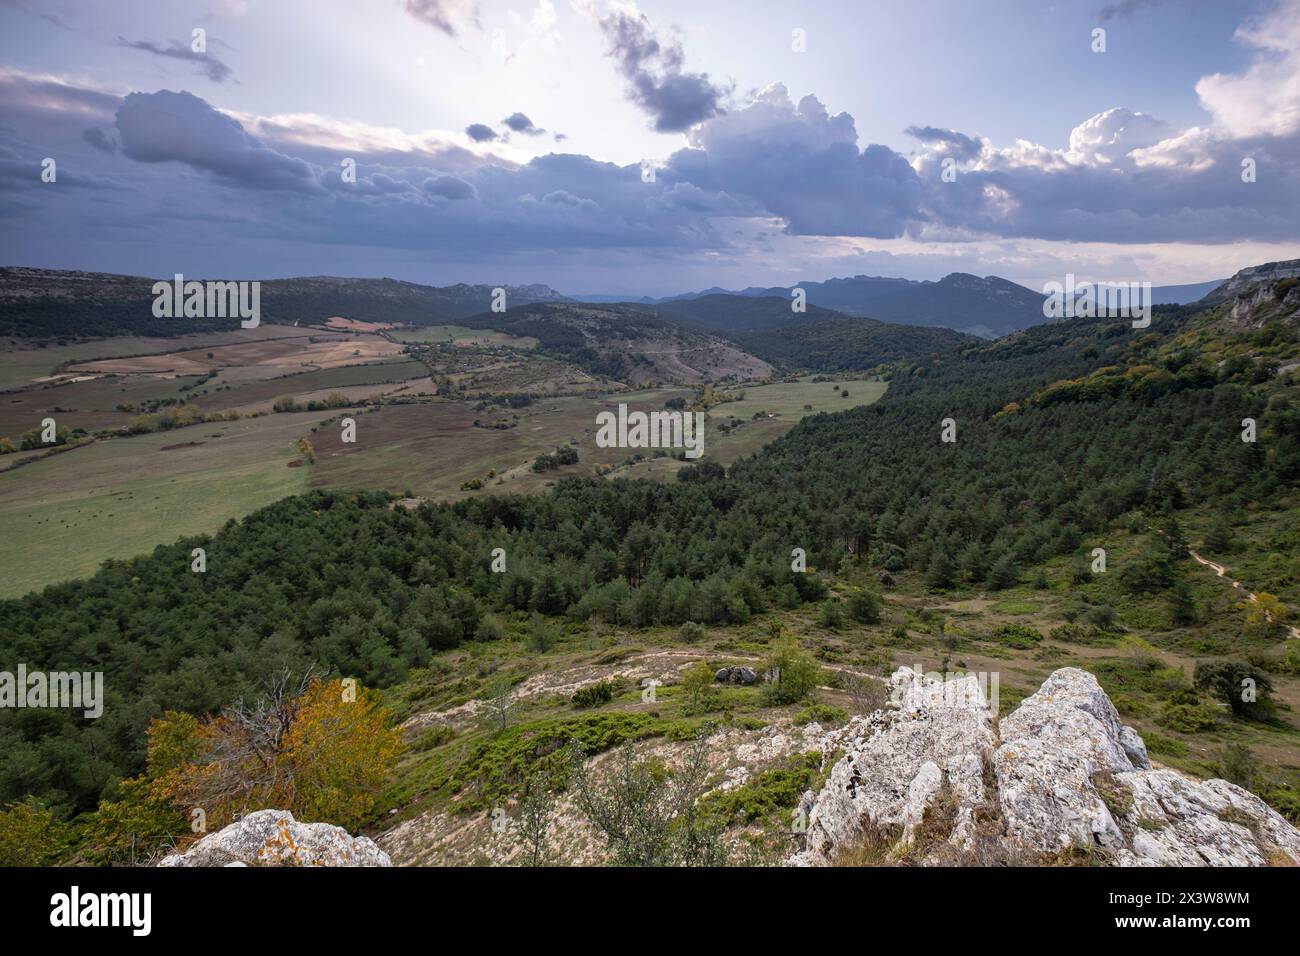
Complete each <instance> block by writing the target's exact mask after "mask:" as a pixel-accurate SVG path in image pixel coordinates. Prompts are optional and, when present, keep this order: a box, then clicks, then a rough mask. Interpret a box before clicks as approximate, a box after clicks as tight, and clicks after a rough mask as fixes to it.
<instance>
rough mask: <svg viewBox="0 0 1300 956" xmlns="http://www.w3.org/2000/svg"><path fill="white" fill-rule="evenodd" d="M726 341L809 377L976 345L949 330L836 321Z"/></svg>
mask: <svg viewBox="0 0 1300 956" xmlns="http://www.w3.org/2000/svg"><path fill="white" fill-rule="evenodd" d="M730 338H731V339H733V340H734V341H736V342H738V343H739V344H740V345H742V346H744V347H745V348H746V349H748V350H749V351H750V352H752V353H753V354H755V355H757V356H758V357H759V358H762V359H766V360H767V361H769V362H772V363H773V364H776V365H779V366H780V367H782V368H799V369H808V370H810V371H814V372H844V371H852V370H860V369H869V368H873V367H875V366H877V365H885V364H890V363H894V362H916V361H924V360H927V359H930V358H936V357H938V356H940V355H942V354H944V353H947V352H952V351H955V350H957V349H959V348H962V347H963V346H967V345H971V344H973V343H974V342H976V341H978V340H977V339H976V338H975V337H974V336H970V335H966V334H965V333H963V332H954V331H952V330H951V329H942V328H927V327H925V326H919V325H898V324H894V323H887V322H876V321H875V320H873V319H855V318H848V317H838V316H837V317H834V318H831V319H828V320H827V321H823V322H817V323H815V324H813V323H810V324H807V325H798V326H793V327H790V328H778V329H771V330H767V331H759V332H733V333H731V334H730Z"/></svg>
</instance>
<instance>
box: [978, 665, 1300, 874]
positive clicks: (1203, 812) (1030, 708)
mask: <svg viewBox="0 0 1300 956" xmlns="http://www.w3.org/2000/svg"><path fill="white" fill-rule="evenodd" d="M1001 737H1002V743H1001V746H1000V747H998V751H997V754H996V755H995V757H994V771H995V773H996V777H997V784H998V799H999V804H1000V806H1001V809H1002V815H1003V819H1004V822H1005V825H1006V830H1007V834H1008V836H1009V837H1010V838H1011V839H1013V840H1015V841H1017V842H1018V843H1019V844H1021V845H1024V846H1026V847H1028V848H1029V849H1031V850H1035V851H1039V852H1042V853H1045V854H1051V853H1055V852H1059V851H1062V850H1066V849H1070V848H1071V847H1076V848H1083V849H1087V850H1089V851H1094V850H1097V851H1100V852H1101V853H1102V854H1103V856H1104V858H1105V860H1106V861H1107V862H1111V863H1115V864H1118V865H1123V866H1142V865H1157V866H1203V865H1207V864H1208V865H1211V866H1260V865H1263V864H1265V863H1266V862H1270V861H1273V860H1278V861H1283V860H1288V859H1289V860H1290V861H1291V862H1293V863H1300V831H1297V830H1296V829H1295V828H1294V827H1293V826H1291V824H1290V823H1288V822H1287V821H1286V820H1285V819H1284V818H1283V817H1282V816H1281V814H1279V813H1277V812H1276V811H1274V810H1273V809H1271V808H1270V807H1269V806H1268V805H1267V804H1265V803H1264V801H1262V800H1260V799H1259V798H1258V797H1256V796H1255V795H1254V794H1252V793H1250V792H1248V791H1246V790H1243V789H1242V788H1241V787H1238V786H1236V785H1234V784H1231V783H1228V782H1227V781H1226V780H1208V781H1205V782H1197V781H1194V780H1190V779H1188V778H1187V777H1184V776H1183V775H1182V774H1179V773H1177V772H1176V771H1173V770H1163V769H1162V770H1153V769H1151V762H1150V760H1148V759H1147V754H1146V747H1145V745H1144V744H1143V743H1142V739H1141V737H1139V736H1138V734H1137V733H1136V732H1135V731H1134V730H1133V729H1132V728H1131V727H1124V726H1122V725H1121V724H1120V721H1119V714H1118V713H1117V712H1116V710H1115V707H1114V705H1113V704H1112V703H1111V702H1110V698H1108V697H1107V696H1106V693H1105V691H1103V690H1102V689H1101V686H1100V685H1099V684H1098V683H1097V679H1096V678H1095V677H1093V676H1092V675H1091V674H1089V673H1087V672H1086V671H1082V670H1079V669H1078V668H1075V667H1065V668H1062V669H1061V670H1058V671H1056V672H1055V673H1054V674H1052V675H1051V676H1050V677H1049V678H1048V679H1047V680H1046V681H1045V682H1044V683H1043V686H1042V687H1040V688H1039V689H1038V691H1037V693H1035V694H1034V695H1033V696H1031V697H1028V698H1026V699H1025V700H1024V701H1023V702H1022V703H1021V704H1020V706H1019V707H1018V708H1016V710H1015V711H1014V712H1013V713H1012V714H1010V715H1009V716H1008V717H1007V718H1006V719H1005V720H1003V721H1002V726H1001Z"/></svg>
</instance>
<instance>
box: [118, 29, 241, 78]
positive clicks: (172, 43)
mask: <svg viewBox="0 0 1300 956" xmlns="http://www.w3.org/2000/svg"><path fill="white" fill-rule="evenodd" d="M117 42H118V45H119V46H124V47H128V48H129V49H132V50H143V51H144V52H145V53H152V54H153V55H154V56H161V57H165V58H167V59H172V60H184V61H186V62H189V63H193V64H194V65H195V66H196V67H198V69H199V72H200V73H203V74H204V75H205V76H207V78H208V79H209V80H211V81H212V82H213V83H224V82H226V80H228V79H230V77H231V74H232V71H231V69H230V67H228V66H227V65H226V64H225V63H223V62H222V61H221V60H219V59H217V57H216V55H215V54H212V53H196V52H195V51H194V50H193V49H191V48H190V46H189V44H187V43H182V42H180V41H179V40H168V41H167V45H166V46H163V45H161V44H159V43H155V42H154V41H153V40H127V39H125V38H124V37H118V38H117Z"/></svg>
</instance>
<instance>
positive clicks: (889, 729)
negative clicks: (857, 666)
mask: <svg viewBox="0 0 1300 956" xmlns="http://www.w3.org/2000/svg"><path fill="white" fill-rule="evenodd" d="M889 683H890V690H891V692H892V693H891V700H892V701H894V702H895V704H894V705H892V707H893V709H890V710H887V711H876V712H875V713H874V714H869V715H865V716H859V717H855V718H853V720H851V721H849V723H848V724H847V725H845V726H844V727H843V728H841V729H840V730H838V731H834V732H832V733H830V734H828V735H827V736H826V737H825V738H824V741H823V749H824V750H825V751H826V752H828V753H829V752H835V751H844V752H845V756H844V757H842V758H841V759H840V760H839V761H838V762H837V763H836V764H835V766H834V767H833V768H832V769H831V773H830V777H829V779H828V780H827V781H826V785H825V786H824V787H823V788H822V790H821V792H820V793H818V794H816V795H814V794H813V793H812V792H811V791H809V792H808V793H805V794H804V797H803V800H802V802H801V803H800V809H801V810H802V811H803V813H804V814H806V817H807V831H806V834H807V839H806V843H805V848H804V850H803V851H802V852H800V853H797V854H795V855H794V856H793V857H792V858H791V859H790V860H789V862H790V863H793V864H796V865H802V866H818V865H825V864H827V863H829V862H830V859H831V857H832V856H833V855H834V854H835V852H836V851H838V850H840V849H842V848H845V847H849V846H852V845H853V844H854V843H856V842H857V841H858V840H860V839H861V838H862V836H863V833H864V832H865V830H866V827H867V826H868V825H870V824H875V825H879V826H883V827H887V828H901V832H902V834H903V840H902V842H904V843H906V842H909V841H910V840H911V839H912V837H913V835H914V833H915V830H916V827H917V826H918V825H919V824H920V822H921V820H922V818H923V817H924V814H925V810H926V808H927V807H929V806H930V805H931V804H932V803H933V802H934V800H935V798H936V797H937V796H938V794H939V792H940V790H941V789H942V787H943V785H944V784H945V782H946V783H947V785H948V787H949V789H950V791H951V792H952V795H953V798H954V800H955V802H956V804H957V807H958V811H957V823H956V826H955V827H954V829H953V833H952V835H951V839H953V840H954V841H956V842H960V841H962V840H963V839H964V838H965V835H966V833H967V832H968V828H969V826H970V821H971V816H972V814H973V812H974V810H975V808H976V807H977V806H978V805H979V804H980V803H982V802H983V801H984V798H985V793H984V783H983V779H982V770H983V766H984V761H985V760H986V759H989V758H990V757H991V755H992V752H993V746H994V737H993V726H992V722H991V720H990V718H989V714H988V710H987V703H986V702H985V699H984V695H983V692H982V691H981V689H980V685H979V682H978V680H977V679H976V677H975V676H974V675H971V676H969V677H965V678H962V679H960V680H954V681H948V682H947V683H946V684H941V683H940V682H937V681H933V680H929V679H926V678H924V677H923V676H922V675H920V674H916V673H914V672H913V671H912V670H911V669H909V668H906V667H904V668H901V669H899V670H898V671H897V672H896V673H895V674H894V676H893V677H891V678H890V682H889Z"/></svg>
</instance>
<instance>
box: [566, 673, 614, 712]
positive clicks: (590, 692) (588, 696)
mask: <svg viewBox="0 0 1300 956" xmlns="http://www.w3.org/2000/svg"><path fill="white" fill-rule="evenodd" d="M613 699H614V685H613V684H612V683H611V682H609V681H607V680H602V681H597V682H596V683H594V684H588V685H587V686H586V687H579V688H578V690H577V691H576V692H575V693H574V695H573V698H572V700H573V706H575V707H584V708H585V707H599V706H600V705H601V704H608V703H609V702H610V701H611V700H613Z"/></svg>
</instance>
